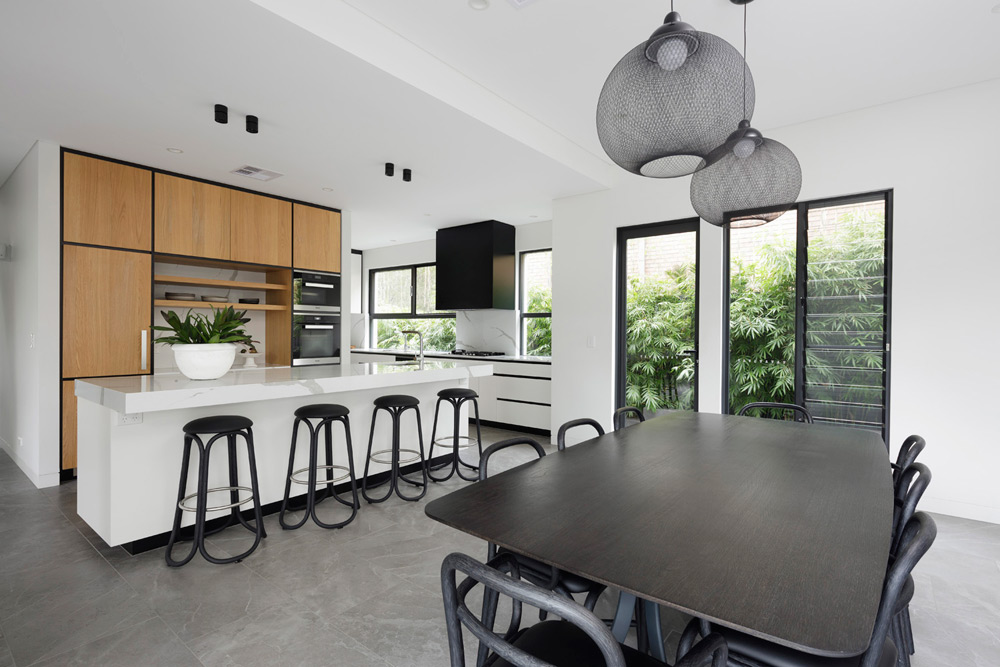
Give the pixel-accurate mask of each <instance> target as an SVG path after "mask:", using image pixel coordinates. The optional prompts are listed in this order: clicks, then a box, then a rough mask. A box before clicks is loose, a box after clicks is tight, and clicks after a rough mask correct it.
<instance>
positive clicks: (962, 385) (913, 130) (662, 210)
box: [552, 80, 1000, 523]
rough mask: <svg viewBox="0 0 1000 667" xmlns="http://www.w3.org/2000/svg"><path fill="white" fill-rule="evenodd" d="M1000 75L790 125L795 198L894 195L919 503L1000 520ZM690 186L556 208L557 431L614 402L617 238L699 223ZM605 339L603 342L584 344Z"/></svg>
mask: <svg viewBox="0 0 1000 667" xmlns="http://www.w3.org/2000/svg"><path fill="white" fill-rule="evenodd" d="M997 108H1000V80H994V81H990V82H987V83H983V84H977V85H974V86H968V87H963V88H958V89H954V90H951V91H945V92H942V93H936V94H933V95H927V96H924V97H919V98H914V99H911V100H905V101H902V102H897V103H893V104H889V105H884V106H879V107H873V108H869V109H864V110H861V111H857V112H853V113H849V114H843V115H840V116H835V117H831V118H825V119H821V120H817V121H813V122H809V123H803V124H800V125H796V126H792V127H787V128H783V129H780V130H778V131H772V132H769V133H768V134H769V135H770V136H773V138H775V139H777V140H779V141H781V142H783V143H785V144H786V145H788V146H789V147H790V148H791V149H792V150H793V151H795V153H796V155H797V156H798V158H799V160H800V162H801V163H802V171H803V188H802V193H801V195H800V199H802V200H809V199H817V198H822V197H829V196H837V195H847V194H853V193H860V192H868V191H873V190H880V189H887V188H893V189H894V191H895V202H894V211H893V213H894V225H893V242H894V248H893V276H892V277H893V312H892V327H893V332H892V352H891V354H892V360H891V363H892V377H891V398H890V410H891V413H890V433H891V440H892V442H891V443H890V446H891V449H892V452H893V454H895V451H896V449H897V447H898V446H899V443H900V442H902V440H903V439H904V438H905V437H906V436H907V435H909V434H910V433H919V434H921V435H923V436H924V437H925V438H926V439H927V443H928V448H927V450H926V451H925V452H924V454H923V455H922V457H921V459H922V460H923V461H924V462H926V463H927V464H928V465H929V466H930V468H931V469H932V471H933V473H934V481H933V483H932V484H931V485H930V487H929V489H928V491H927V494H926V495H925V496H924V500H923V506H924V507H925V508H926V509H928V510H931V511H938V512H943V513H946V514H953V515H957V516H964V517H969V518H974V519H981V520H986V521H992V522H995V523H1000V496H998V495H997V494H996V493H995V486H996V485H995V481H994V479H995V476H994V471H995V470H996V469H998V467H1000V447H997V437H996V434H995V430H994V428H993V425H992V420H991V418H992V416H993V409H994V405H995V402H996V401H995V398H994V393H995V379H996V378H997V377H1000V355H998V354H997V353H996V351H995V349H994V347H995V340H996V336H995V331H996V330H997V329H998V325H1000V315H998V314H997V310H996V308H995V305H994V302H995V296H994V291H995V289H994V284H995V279H994V273H995V269H994V267H995V266H996V256H997V247H998V245H1000V224H998V223H1000V221H998V217H1000V214H998V207H997V204H996V198H995V195H994V188H995V187H996V181H997V178H998V176H1000V168H998V167H997V162H996V156H997V155H1000V133H998V132H996V131H995V129H994V125H995V115H996V109H997ZM689 182H690V179H687V178H683V179H674V180H670V181H663V182H659V181H653V180H649V179H642V178H639V177H634V178H633V177H629V178H627V179H625V183H624V184H623V185H622V186H620V187H616V188H614V189H612V190H608V191H604V192H599V193H595V194H591V195H585V196H580V197H571V198H567V199H563V200H559V201H557V202H556V203H555V207H554V220H553V246H554V257H553V262H554V264H553V300H554V302H557V303H558V304H559V316H558V317H557V318H553V323H552V324H553V349H554V350H556V353H555V355H554V357H553V392H552V394H553V424H554V425H558V424H560V423H562V422H564V421H566V420H567V419H571V418H574V417H579V416H591V417H594V418H597V419H600V420H601V421H602V422H603V423H605V425H606V426H609V425H610V415H611V412H612V410H613V407H614V379H615V378H614V340H613V334H614V288H615V273H614V265H615V240H616V239H615V229H616V228H617V227H619V226H624V225H635V224H642V223H648V222H658V221H666V220H675V219H680V218H684V217H688V216H692V215H693V210H692V209H691V207H690V203H689V201H688V187H689ZM721 243H722V234H721V233H720V231H719V230H718V229H715V228H712V227H711V226H710V225H706V224H705V223H703V224H702V237H701V247H702V249H701V255H700V259H701V261H702V265H701V271H702V273H701V275H702V287H703V289H702V295H701V297H702V300H701V322H700V326H701V329H700V337H701V340H700V343H701V357H702V363H701V366H700V370H701V375H700V382H701V386H700V392H699V400H700V404H701V409H702V410H706V411H718V410H719V406H720V397H721V377H722V367H721V349H722V341H723V335H722V331H721V321H722V320H721V310H722V294H721V284H722V283H721V270H722V263H721ZM590 336H594V337H595V338H596V345H595V347H593V348H589V347H587V339H588V337H590Z"/></svg>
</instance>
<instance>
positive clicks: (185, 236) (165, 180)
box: [155, 174, 231, 259]
mask: <svg viewBox="0 0 1000 667" xmlns="http://www.w3.org/2000/svg"><path fill="white" fill-rule="evenodd" d="M230 192H231V191H230V190H229V189H228V188H222V187H219V186H218V185H210V184H208V183H200V182H198V181H193V180H191V179H189V178H178V177H176V176H168V175H166V174H156V215H155V221H156V226H155V229H156V252H165V253H170V254H172V255H188V256H192V257H209V258H212V259H229V237H230V232H229V209H230Z"/></svg>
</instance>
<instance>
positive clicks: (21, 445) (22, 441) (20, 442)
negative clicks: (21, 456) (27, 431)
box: [17, 436, 24, 449]
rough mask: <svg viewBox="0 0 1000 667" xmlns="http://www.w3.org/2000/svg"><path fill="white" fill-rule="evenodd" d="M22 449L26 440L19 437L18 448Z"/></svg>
mask: <svg viewBox="0 0 1000 667" xmlns="http://www.w3.org/2000/svg"><path fill="white" fill-rule="evenodd" d="M22 447H24V438H22V437H21V436H17V448H18V449H21V448H22Z"/></svg>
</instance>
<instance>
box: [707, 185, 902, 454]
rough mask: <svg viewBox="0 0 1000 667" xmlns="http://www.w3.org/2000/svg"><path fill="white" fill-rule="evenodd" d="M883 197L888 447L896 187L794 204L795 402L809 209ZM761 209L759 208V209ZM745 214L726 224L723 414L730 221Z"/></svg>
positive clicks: (800, 371) (800, 372)
mask: <svg viewBox="0 0 1000 667" xmlns="http://www.w3.org/2000/svg"><path fill="white" fill-rule="evenodd" d="M879 199H882V201H883V202H884V205H885V260H884V261H885V264H884V266H885V282H884V285H883V289H884V302H883V303H884V304H885V326H884V342H883V350H884V351H883V354H884V359H885V367H884V368H883V369H882V373H883V375H884V378H883V390H882V399H883V401H882V405H883V409H882V419H883V424H882V438H883V440H884V441H885V444H886V447H887V448H888V446H889V386H890V382H891V378H892V373H891V368H892V229H893V227H892V223H893V219H892V218H893V212H892V209H893V190H892V188H889V189H887V190H875V191H872V192H862V193H858V194H851V195H842V196H839V197H824V198H822V199H812V200H809V201H802V202H798V203H796V204H795V206H794V207H793V208H794V209H795V211H796V225H795V402H796V404H798V405H803V404H804V403H805V396H804V392H805V327H804V326H802V323H803V321H804V320H805V293H804V290H805V284H806V260H807V257H808V233H809V210H810V209H814V208H824V207H827V206H844V205H846V204H862V203H867V202H873V201H878V200H879ZM758 212H759V211H758ZM745 214H746V212H743V213H733V214H730V215H727V224H726V225H725V226H724V232H725V233H724V234H723V240H722V273H723V280H722V290H723V294H722V331H723V335H724V340H723V345H722V413H723V414H729V363H730V358H729V342H730V341H729V311H730V301H729V299H730V296H731V290H730V284H729V278H730V276H729V273H730V271H729V270H730V259H731V258H730V238H729V233H730V231H731V227H730V225H729V224H728V220H730V219H733V218H739V217H740V216H741V215H745Z"/></svg>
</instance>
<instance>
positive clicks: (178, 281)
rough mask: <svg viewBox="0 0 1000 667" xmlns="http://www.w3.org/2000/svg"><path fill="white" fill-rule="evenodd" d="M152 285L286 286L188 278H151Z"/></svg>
mask: <svg viewBox="0 0 1000 667" xmlns="http://www.w3.org/2000/svg"><path fill="white" fill-rule="evenodd" d="M153 282H154V283H160V284H164V285H194V286H202V287H225V288H227V289H251V290H283V289H288V286H287V285H275V284H273V283H253V282H247V281H242V280H221V279H219V278H188V277H185V276H159V275H158V276H153Z"/></svg>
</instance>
